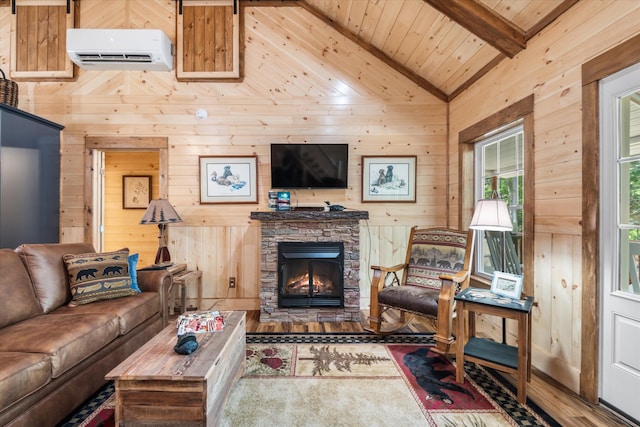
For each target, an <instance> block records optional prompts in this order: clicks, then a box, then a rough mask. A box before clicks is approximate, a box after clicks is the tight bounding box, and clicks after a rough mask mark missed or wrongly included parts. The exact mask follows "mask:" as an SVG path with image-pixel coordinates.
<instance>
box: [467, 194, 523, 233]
mask: <svg viewBox="0 0 640 427" xmlns="http://www.w3.org/2000/svg"><path fill="white" fill-rule="evenodd" d="M469 228H471V229H474V230H489V231H511V230H512V229H513V224H511V218H510V217H509V208H508V207H507V203H506V202H505V201H504V200H502V199H483V200H479V201H478V204H477V205H476V210H475V212H474V213H473V218H472V219H471V224H469Z"/></svg>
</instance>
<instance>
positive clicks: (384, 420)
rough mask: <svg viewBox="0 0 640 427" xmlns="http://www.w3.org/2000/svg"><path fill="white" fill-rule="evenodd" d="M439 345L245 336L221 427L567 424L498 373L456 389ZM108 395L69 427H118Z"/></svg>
mask: <svg viewBox="0 0 640 427" xmlns="http://www.w3.org/2000/svg"><path fill="white" fill-rule="evenodd" d="M432 345H433V340H432V334H394V335H387V336H376V335H373V334H368V333H363V334H354V333H333V334H326V333H325V334H320V333H318V334H314V333H311V334H310V333H260V334H247V364H246V372H245V375H244V376H243V377H242V378H241V379H240V380H239V381H238V383H237V384H236V385H235V386H234V388H233V390H232V392H231V393H230V395H229V398H228V401H227V403H226V406H225V410H224V414H223V417H222V422H221V425H223V426H233V427H237V426H243V427H244V426H271V425H278V426H305V427H306V426H326V425H344V426H360V425H361V426H387V425H388V426H394V427H396V426H399V425H403V426H405V425H407V426H413V425H415V426H418V425H431V426H499V425H505V426H506V425H518V426H559V425H560V424H558V423H557V422H556V421H555V420H553V419H552V418H551V417H550V416H549V415H547V414H546V413H545V412H544V411H543V410H542V409H540V408H539V407H538V406H537V405H535V403H533V402H532V401H531V400H530V399H527V404H525V405H522V404H520V403H518V402H517V401H516V399H515V393H516V391H515V389H514V387H513V386H512V385H511V384H510V383H509V382H508V381H506V380H504V379H503V378H502V377H501V376H500V375H499V374H497V373H496V372H494V371H492V370H490V369H485V368H483V367H480V366H477V365H476V364H474V363H465V377H466V378H465V383H464V384H458V383H457V382H456V381H455V367H454V365H453V364H452V363H451V362H449V361H448V360H446V359H443V358H440V357H438V355H436V354H435V353H433V352H430V351H429V348H430V346H432ZM101 392H102V393H100V394H99V396H96V398H95V399H92V400H90V401H89V402H88V403H87V405H85V406H84V407H83V408H82V409H81V410H80V411H78V412H77V413H76V414H74V415H72V417H71V418H69V420H68V421H67V422H66V423H64V424H63V425H64V426H69V427H77V426H91V427H96V426H105V427H108V426H112V425H113V398H112V393H113V385H112V384H109V385H108V386H107V387H106V388H105V389H103V390H101ZM105 396H106V398H105Z"/></svg>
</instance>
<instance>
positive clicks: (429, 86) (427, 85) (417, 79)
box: [287, 0, 449, 102]
mask: <svg viewBox="0 0 640 427" xmlns="http://www.w3.org/2000/svg"><path fill="white" fill-rule="evenodd" d="M287 3H288V4H295V5H298V6H301V7H302V8H303V9H305V10H306V11H308V12H309V13H311V14H312V15H313V16H315V17H316V18H318V19H320V20H321V21H322V22H324V23H325V24H327V25H329V26H330V27H331V28H333V29H334V30H336V31H337V32H338V33H340V34H342V35H343V36H344V37H346V38H348V39H349V40H351V41H352V42H354V43H356V44H357V45H358V46H360V47H361V48H362V49H364V50H366V51H367V52H369V53H370V54H371V55H373V56H375V57H376V58H378V59H379V60H381V61H382V62H384V63H385V64H387V65H388V66H389V67H391V68H393V69H394V70H396V71H397V72H398V73H400V74H402V75H403V76H405V77H406V78H407V79H409V80H411V81H412V82H414V83H415V84H417V85H418V86H420V87H421V88H423V89H424V90H426V91H427V92H429V93H431V94H432V95H434V96H435V97H436V98H438V99H440V100H442V101H445V102H447V101H448V99H449V97H448V96H447V94H446V93H444V92H443V91H441V90H440V89H438V88H437V87H436V86H435V85H434V84H433V83H431V82H429V81H427V80H426V79H424V78H423V77H421V76H419V75H418V74H416V73H414V72H413V71H411V70H410V69H408V68H407V67H405V66H403V65H402V64H400V63H398V62H397V61H394V60H393V59H392V58H391V57H389V56H388V55H387V54H386V53H384V52H383V51H381V50H380V49H378V48H377V47H375V46H373V45H372V44H371V43H368V42H366V41H364V40H362V39H361V38H360V37H358V36H357V35H356V34H354V33H353V32H351V30H349V29H348V28H347V27H345V26H343V25H342V24H340V23H338V22H335V21H334V20H332V19H331V18H329V17H328V16H326V15H324V14H323V13H322V12H321V11H319V10H317V9H316V8H315V7H313V6H311V5H310V4H309V3H307V2H306V1H304V0H299V1H297V2H295V3H294V2H287Z"/></svg>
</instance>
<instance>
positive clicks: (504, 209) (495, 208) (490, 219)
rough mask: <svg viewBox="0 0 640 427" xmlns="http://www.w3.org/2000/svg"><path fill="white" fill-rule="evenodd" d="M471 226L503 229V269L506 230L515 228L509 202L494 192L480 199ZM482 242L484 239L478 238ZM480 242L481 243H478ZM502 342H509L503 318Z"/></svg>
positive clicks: (489, 229)
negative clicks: (487, 197) (510, 215)
mask: <svg viewBox="0 0 640 427" xmlns="http://www.w3.org/2000/svg"><path fill="white" fill-rule="evenodd" d="M469 228H471V229H472V230H486V231H502V271H504V265H505V253H504V252H505V241H504V239H505V236H504V232H505V231H511V230H513V224H512V223H511V218H510V217H509V207H508V206H507V202H505V201H504V200H502V199H499V198H498V193H496V192H495V191H494V192H493V195H492V198H491V199H482V200H479V201H478V204H477V205H476V210H475V211H474V212H473V218H471V224H469ZM477 241H478V242H482V239H478V240H477ZM478 244H480V243H478ZM502 342H503V343H506V342H507V328H506V320H505V319H504V318H503V319H502Z"/></svg>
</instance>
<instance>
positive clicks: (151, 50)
mask: <svg viewBox="0 0 640 427" xmlns="http://www.w3.org/2000/svg"><path fill="white" fill-rule="evenodd" d="M67 54H68V55H69V58H71V60H72V61H73V62H74V63H76V64H78V66H80V67H82V68H86V69H88V70H151V71H171V70H172V69H173V45H172V44H171V40H169V38H168V37H167V36H166V34H165V33H163V32H162V31H161V30H149V29H101V28H69V29H68V30H67Z"/></svg>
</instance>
